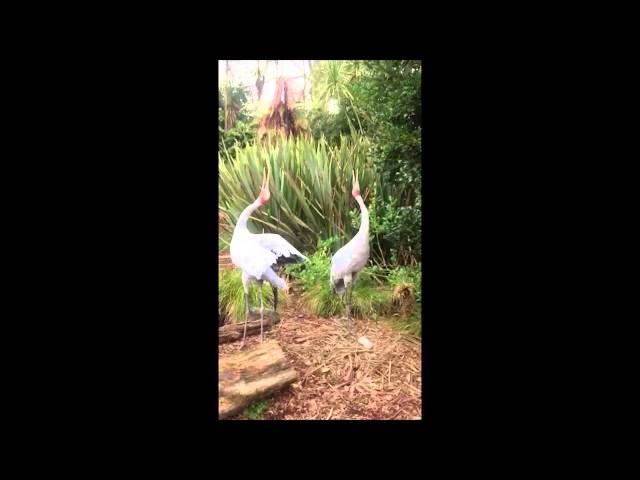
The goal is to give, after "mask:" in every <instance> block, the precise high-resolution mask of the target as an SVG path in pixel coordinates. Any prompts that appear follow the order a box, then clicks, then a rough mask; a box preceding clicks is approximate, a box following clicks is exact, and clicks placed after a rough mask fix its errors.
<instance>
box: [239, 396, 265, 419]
mask: <svg viewBox="0 0 640 480" xmlns="http://www.w3.org/2000/svg"><path fill="white" fill-rule="evenodd" d="M270 404H271V400H258V401H257V402H254V403H252V404H251V405H249V406H248V407H247V408H246V409H245V411H244V412H243V415H244V416H245V417H247V418H248V419H249V420H259V419H260V418H261V417H262V415H263V414H264V412H265V410H267V408H269V405H270Z"/></svg>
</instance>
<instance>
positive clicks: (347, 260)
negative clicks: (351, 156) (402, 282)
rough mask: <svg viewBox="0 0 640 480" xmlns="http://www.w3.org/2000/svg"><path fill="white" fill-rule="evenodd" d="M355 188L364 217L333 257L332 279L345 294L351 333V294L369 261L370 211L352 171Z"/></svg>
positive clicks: (353, 190)
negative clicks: (350, 237) (354, 234)
mask: <svg viewBox="0 0 640 480" xmlns="http://www.w3.org/2000/svg"><path fill="white" fill-rule="evenodd" d="M352 182H353V189H352V190H351V195H353V198H355V199H356V202H358V205H360V213H361V215H362V219H361V221H360V230H358V233H357V234H356V236H355V237H353V238H352V239H351V241H350V242H349V243H347V244H346V245H345V246H344V247H342V248H341V249H340V250H338V251H337V252H336V253H335V255H334V256H333V257H332V258H331V274H330V281H331V287H332V289H333V291H334V292H335V293H337V294H339V295H341V296H343V298H344V300H345V304H346V309H347V325H348V329H349V333H351V296H352V293H353V286H354V284H355V281H356V277H357V276H358V273H359V272H360V271H361V270H362V269H363V268H364V266H365V265H366V264H367V261H369V212H368V211H367V207H366V206H365V205H364V200H362V197H361V196H360V184H359V182H358V177H357V175H356V174H355V173H354V172H352Z"/></svg>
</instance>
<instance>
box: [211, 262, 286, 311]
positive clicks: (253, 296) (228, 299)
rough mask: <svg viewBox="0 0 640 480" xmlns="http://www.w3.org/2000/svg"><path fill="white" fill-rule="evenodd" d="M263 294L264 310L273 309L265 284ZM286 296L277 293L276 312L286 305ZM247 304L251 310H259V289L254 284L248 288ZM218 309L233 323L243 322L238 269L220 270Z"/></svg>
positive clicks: (270, 291) (269, 290)
mask: <svg viewBox="0 0 640 480" xmlns="http://www.w3.org/2000/svg"><path fill="white" fill-rule="evenodd" d="M262 291H263V294H264V308H265V309H267V310H271V309H273V291H272V290H271V286H270V285H269V284H268V283H266V282H265V284H264V286H263V288H262ZM287 300H288V295H287V294H286V293H285V292H284V291H283V290H279V291H278V311H280V308H281V307H282V306H284V305H286V303H287ZM249 303H250V305H251V308H252V309H254V308H255V309H258V308H260V288H259V287H258V284H257V283H255V282H252V283H251V287H250V288H249ZM218 308H219V310H220V311H221V312H225V313H226V314H227V316H229V318H231V319H232V321H234V322H236V323H237V322H241V321H244V312H245V305H244V288H243V286H242V273H241V271H240V270H239V269H237V268H234V269H230V270H221V271H219V272H218Z"/></svg>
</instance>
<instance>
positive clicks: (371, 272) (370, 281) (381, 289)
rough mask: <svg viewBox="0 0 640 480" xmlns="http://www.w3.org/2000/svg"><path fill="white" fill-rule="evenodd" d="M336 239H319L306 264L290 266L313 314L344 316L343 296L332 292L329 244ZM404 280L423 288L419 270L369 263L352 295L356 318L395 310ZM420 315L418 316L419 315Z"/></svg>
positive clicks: (289, 272) (304, 303)
mask: <svg viewBox="0 0 640 480" xmlns="http://www.w3.org/2000/svg"><path fill="white" fill-rule="evenodd" d="M335 244H336V239H333V238H330V239H328V240H325V241H321V242H318V249H317V250H316V252H315V253H314V254H313V255H310V256H309V261H308V262H305V263H303V264H297V265H288V266H287V273H288V274H289V275H291V276H292V277H293V278H294V279H295V281H296V283H298V284H299V285H301V286H302V289H303V293H302V295H301V300H302V303H303V305H304V307H305V308H306V309H307V310H308V311H309V312H311V313H313V314H315V315H320V316H325V317H326V316H333V315H340V316H341V315H344V314H345V305H344V302H343V299H342V298H341V297H340V296H339V295H337V294H336V293H334V292H333V290H332V288H331V284H330V281H329V275H330V269H331V253H330V247H331V246H332V245H335ZM401 282H405V283H409V284H410V285H412V286H413V290H414V292H415V291H419V289H420V269H419V267H415V268H400V269H394V270H388V269H384V268H382V267H380V266H378V265H368V266H367V267H365V268H364V269H363V270H362V271H361V272H360V274H359V275H358V278H357V281H356V283H355V287H354V293H353V296H352V311H353V314H354V316H355V317H359V318H364V317H369V318H376V317H378V316H380V315H389V314H392V313H393V312H394V304H393V298H392V297H393V289H394V287H396V286H397V285H399V284H400V283H401ZM418 318H419V317H418Z"/></svg>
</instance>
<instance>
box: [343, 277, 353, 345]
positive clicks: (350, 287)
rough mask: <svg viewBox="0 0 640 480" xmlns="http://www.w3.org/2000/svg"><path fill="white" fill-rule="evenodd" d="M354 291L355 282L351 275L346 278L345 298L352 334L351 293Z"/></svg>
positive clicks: (349, 329) (348, 327) (348, 324)
mask: <svg viewBox="0 0 640 480" xmlns="http://www.w3.org/2000/svg"><path fill="white" fill-rule="evenodd" d="M352 292H353V282H352V278H351V275H349V276H347V277H345V278H344V300H345V304H346V307H347V329H348V331H349V334H351V294H352Z"/></svg>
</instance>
